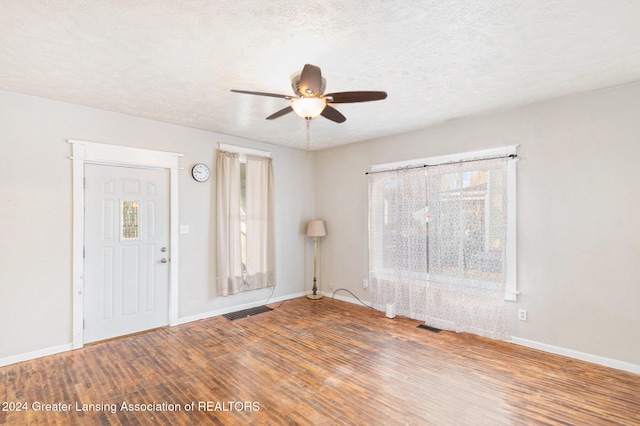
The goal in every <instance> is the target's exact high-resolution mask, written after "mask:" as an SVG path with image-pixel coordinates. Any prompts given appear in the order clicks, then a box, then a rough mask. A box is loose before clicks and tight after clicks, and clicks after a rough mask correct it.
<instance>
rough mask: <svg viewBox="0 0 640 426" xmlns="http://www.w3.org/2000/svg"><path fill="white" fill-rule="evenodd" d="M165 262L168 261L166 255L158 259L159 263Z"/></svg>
mask: <svg viewBox="0 0 640 426" xmlns="http://www.w3.org/2000/svg"><path fill="white" fill-rule="evenodd" d="M167 262H168V260H167V258H166V257H163V258H162V259H160V263H167Z"/></svg>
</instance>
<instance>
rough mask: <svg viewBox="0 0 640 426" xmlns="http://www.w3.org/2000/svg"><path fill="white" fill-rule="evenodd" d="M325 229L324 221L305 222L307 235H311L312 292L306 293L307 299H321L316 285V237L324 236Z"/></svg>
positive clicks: (325, 233)
mask: <svg viewBox="0 0 640 426" xmlns="http://www.w3.org/2000/svg"><path fill="white" fill-rule="evenodd" d="M326 235H327V231H325V229H324V221H322V220H310V221H309V223H308V224H307V237H313V294H307V297H308V298H309V299H313V300H317V299H322V295H321V294H318V286H317V285H316V257H317V253H318V237H324V236H326Z"/></svg>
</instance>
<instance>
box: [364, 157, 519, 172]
mask: <svg viewBox="0 0 640 426" xmlns="http://www.w3.org/2000/svg"><path fill="white" fill-rule="evenodd" d="M500 158H510V159H512V160H513V159H517V158H518V154H509V155H498V156H495V157H486V158H474V159H469V160H458V161H448V162H446V163H438V164H421V165H416V166H407V167H397V168H395V169H387V170H372V171H369V172H366V173H365V175H368V174H373V173H385V172H393V171H397V170H411V169H422V168H427V167H434V166H445V165H448V164H462V163H471V162H472V161H487V160H498V159H500Z"/></svg>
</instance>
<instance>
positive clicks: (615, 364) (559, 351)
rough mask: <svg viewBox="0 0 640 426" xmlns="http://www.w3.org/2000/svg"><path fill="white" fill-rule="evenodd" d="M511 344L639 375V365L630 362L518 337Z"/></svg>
mask: <svg viewBox="0 0 640 426" xmlns="http://www.w3.org/2000/svg"><path fill="white" fill-rule="evenodd" d="M510 342H511V343H515V344H516V345H521V346H526V347H529V348H533V349H539V350H541V351H544V352H549V353H552V354H556V355H562V356H566V357H569V358H574V359H579V360H581V361H587V362H591V363H593V364H599V365H603V366H605V367H611V368H615V369H616V370H623V371H628V372H629V373H635V374H640V365H636V364H631V363H630V362H625V361H619V360H617V359H611V358H605V357H602V356H599V355H593V354H588V353H585V352H580V351H575V350H573V349H567V348H561V347H559V346H553V345H549V344H546V343H541V342H536V341H534V340H527V339H521V338H520V337H513V336H512V337H511V340H510Z"/></svg>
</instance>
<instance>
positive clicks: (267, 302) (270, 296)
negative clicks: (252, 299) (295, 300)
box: [264, 285, 288, 309]
mask: <svg viewBox="0 0 640 426" xmlns="http://www.w3.org/2000/svg"><path fill="white" fill-rule="evenodd" d="M275 291H276V286H275V285H274V286H273V288H272V289H271V294H270V295H269V297H268V298H267V301H266V302H264V305H265V306H267V305H268V304H269V300H271V298H272V297H273V293H274V292H275ZM287 300H288V299H284V300H283V301H282V302H280V304H279V305H278V306H276V307H275V308H272V309H278V308H279V307H280V306H282V304H283V303H284V302H286V301H287Z"/></svg>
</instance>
